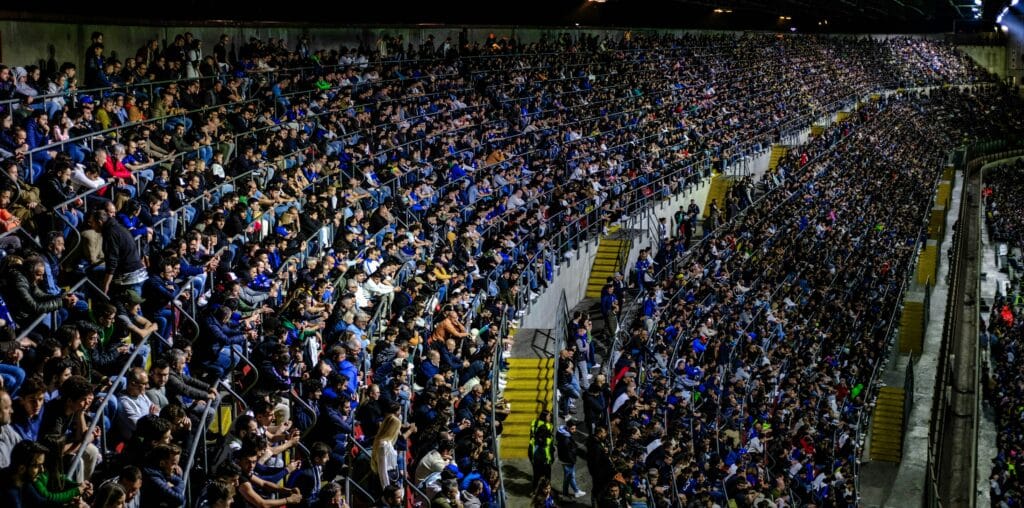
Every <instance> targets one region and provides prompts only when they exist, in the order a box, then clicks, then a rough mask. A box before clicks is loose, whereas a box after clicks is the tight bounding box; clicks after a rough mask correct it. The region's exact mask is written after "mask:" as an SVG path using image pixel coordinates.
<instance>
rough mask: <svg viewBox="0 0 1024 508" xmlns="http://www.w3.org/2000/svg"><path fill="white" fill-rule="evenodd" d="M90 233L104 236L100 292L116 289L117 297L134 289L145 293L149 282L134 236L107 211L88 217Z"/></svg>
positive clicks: (95, 212)
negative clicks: (95, 232) (145, 285)
mask: <svg viewBox="0 0 1024 508" xmlns="http://www.w3.org/2000/svg"><path fill="white" fill-rule="evenodd" d="M88 222H89V227H90V229H92V230H94V231H97V232H99V233H100V234H102V235H103V253H104V260H105V266H104V269H105V273H104V275H103V283H102V285H101V288H102V289H103V291H104V292H105V293H107V294H111V292H110V291H111V289H112V287H111V286H113V288H114V289H117V291H116V292H115V294H118V293H121V292H124V291H125V290H128V289H134V290H135V292H136V293H141V292H142V284H143V283H144V282H146V279H148V278H149V274H148V273H147V272H146V267H145V265H143V264H142V254H141V253H140V252H139V246H138V244H136V243H135V239H134V238H132V234H131V232H129V231H128V230H127V229H125V227H124V226H122V225H121V223H120V222H118V221H117V219H115V218H113V217H111V216H110V214H109V213H107V211H106V210H99V209H97V210H93V211H92V212H91V213H90V214H89V220H88Z"/></svg>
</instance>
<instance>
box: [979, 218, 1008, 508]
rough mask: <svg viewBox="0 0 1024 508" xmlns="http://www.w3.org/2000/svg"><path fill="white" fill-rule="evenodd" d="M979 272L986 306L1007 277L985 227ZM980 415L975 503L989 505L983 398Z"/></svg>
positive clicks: (988, 419)
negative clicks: (976, 495) (997, 259)
mask: <svg viewBox="0 0 1024 508" xmlns="http://www.w3.org/2000/svg"><path fill="white" fill-rule="evenodd" d="M981 242H982V246H981V250H982V254H981V273H983V274H985V277H984V278H982V279H981V298H982V300H984V302H985V306H991V305H992V301H993V298H994V296H995V294H996V288H998V287H999V286H1000V285H1002V281H1005V280H1007V279H1008V276H1007V275H1006V274H1005V273H1002V272H1000V271H999V268H996V253H997V251H996V247H997V246H996V244H994V243H991V242H990V241H989V237H988V230H987V229H986V228H982V230H981ZM981 318H982V319H983V320H984V321H985V323H988V318H989V316H988V312H983V313H982V316H981ZM981 356H982V362H983V363H987V362H988V361H989V355H988V350H987V349H982V351H981ZM980 415H981V419H980V421H979V422H978V473H977V476H978V483H977V494H978V501H977V503H978V506H989V505H990V502H989V501H990V499H989V495H990V492H989V487H988V477H989V475H991V474H992V459H994V458H995V457H996V453H997V450H996V422H995V414H994V413H993V411H992V407H991V406H990V405H989V404H987V402H986V401H984V400H982V402H981V408H980Z"/></svg>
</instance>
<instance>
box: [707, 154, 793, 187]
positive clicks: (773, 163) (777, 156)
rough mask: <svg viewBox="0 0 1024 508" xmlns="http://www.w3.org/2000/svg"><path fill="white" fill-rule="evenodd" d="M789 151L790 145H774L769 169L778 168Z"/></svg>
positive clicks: (769, 160)
mask: <svg viewBox="0 0 1024 508" xmlns="http://www.w3.org/2000/svg"><path fill="white" fill-rule="evenodd" d="M788 152H789V147H787V146H785V145H772V155H771V158H770V159H768V170H769V171H771V170H773V169H775V168H777V167H778V166H779V160H780V159H782V158H783V157H785V155H786V153H788ZM709 197H710V195H709Z"/></svg>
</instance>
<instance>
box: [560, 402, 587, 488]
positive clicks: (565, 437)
mask: <svg viewBox="0 0 1024 508" xmlns="http://www.w3.org/2000/svg"><path fill="white" fill-rule="evenodd" d="M575 434H576V422H575V421H574V420H571V419H570V420H566V421H565V425H562V426H560V427H558V433H557V435H556V436H555V443H556V448H557V450H558V461H559V462H561V463H562V473H563V480H562V495H564V496H566V497H568V496H569V488H570V487H572V490H573V492H574V494H573V496H574V497H576V498H581V497H583V496H585V495H587V493H586V492H584V491H582V490H580V488H579V487H578V486H577V485H576V456H577V455H578V454H579V449H578V445H577V444H576V439H575Z"/></svg>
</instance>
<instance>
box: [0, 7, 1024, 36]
mask: <svg viewBox="0 0 1024 508" xmlns="http://www.w3.org/2000/svg"><path fill="white" fill-rule="evenodd" d="M300 2H301V3H302V4H303V5H302V7H300V8H286V4H285V3H282V2H274V1H270V2H260V3H261V4H263V5H257V3H256V2H252V1H250V2H241V1H240V0H222V1H211V0H173V1H151V2H145V1H142V2H140V1H137V0H136V1H131V2H129V1H123V0H108V1H105V2H102V3H99V4H97V3H94V2H81V1H75V2H70V1H65V0H52V1H50V2H26V3H23V4H21V5H19V6H18V8H19V9H26V10H24V11H20V12H18V13H8V14H14V15H19V16H26V17H40V16H42V17H47V18H50V19H53V18H54V17H57V16H59V17H60V18H59V19H62V20H66V19H67V18H68V17H69V16H72V17H88V18H93V19H95V20H97V21H112V20H115V19H120V20H122V21H123V22H129V23H130V22H133V21H138V20H140V19H141V20H146V21H149V22H152V23H157V24H159V23H162V22H166V21H171V20H174V21H197V22H203V21H209V20H240V21H278V22H281V21H283V22H309V23H316V24H325V23H326V24H331V23H337V24H374V25H380V24H417V23H438V24H445V25H463V24H501V25H509V24H514V25H530V26H536V25H542V26H573V25H574V24H576V23H579V24H580V25H582V26H614V27H658V28H706V29H732V30H736V29H741V30H747V29H753V30H784V31H788V30H790V29H791V28H796V29H797V30H798V31H801V32H817V31H827V32H874V33H881V32H949V31H951V30H953V29H954V26H955V27H956V29H957V31H972V30H975V29H977V30H989V29H990V28H991V26H992V25H991V22H992V20H993V19H994V18H995V16H996V15H997V14H998V12H999V11H1001V10H1002V8H1003V7H1004V6H1005V5H1006V4H1007V2H1008V0H984V4H985V5H984V7H983V14H984V16H983V19H984V20H985V21H983V22H977V21H973V14H972V12H971V8H972V7H973V4H974V0H604V1H601V0H598V1H594V0H544V1H541V0H518V1H517V0H506V1H491V2H485V1H480V0H448V1H440V0H420V1H418V2H387V1H376V2H374V1H366V0H363V1H351V0H349V1H345V0H340V1H339V0H334V1H331V0H326V1H325V0H313V1H312V2H308V1H306V2H302V1H301V0H300ZM100 6H101V7H100ZM716 10H717V12H716ZM787 18H788V19H787Z"/></svg>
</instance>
